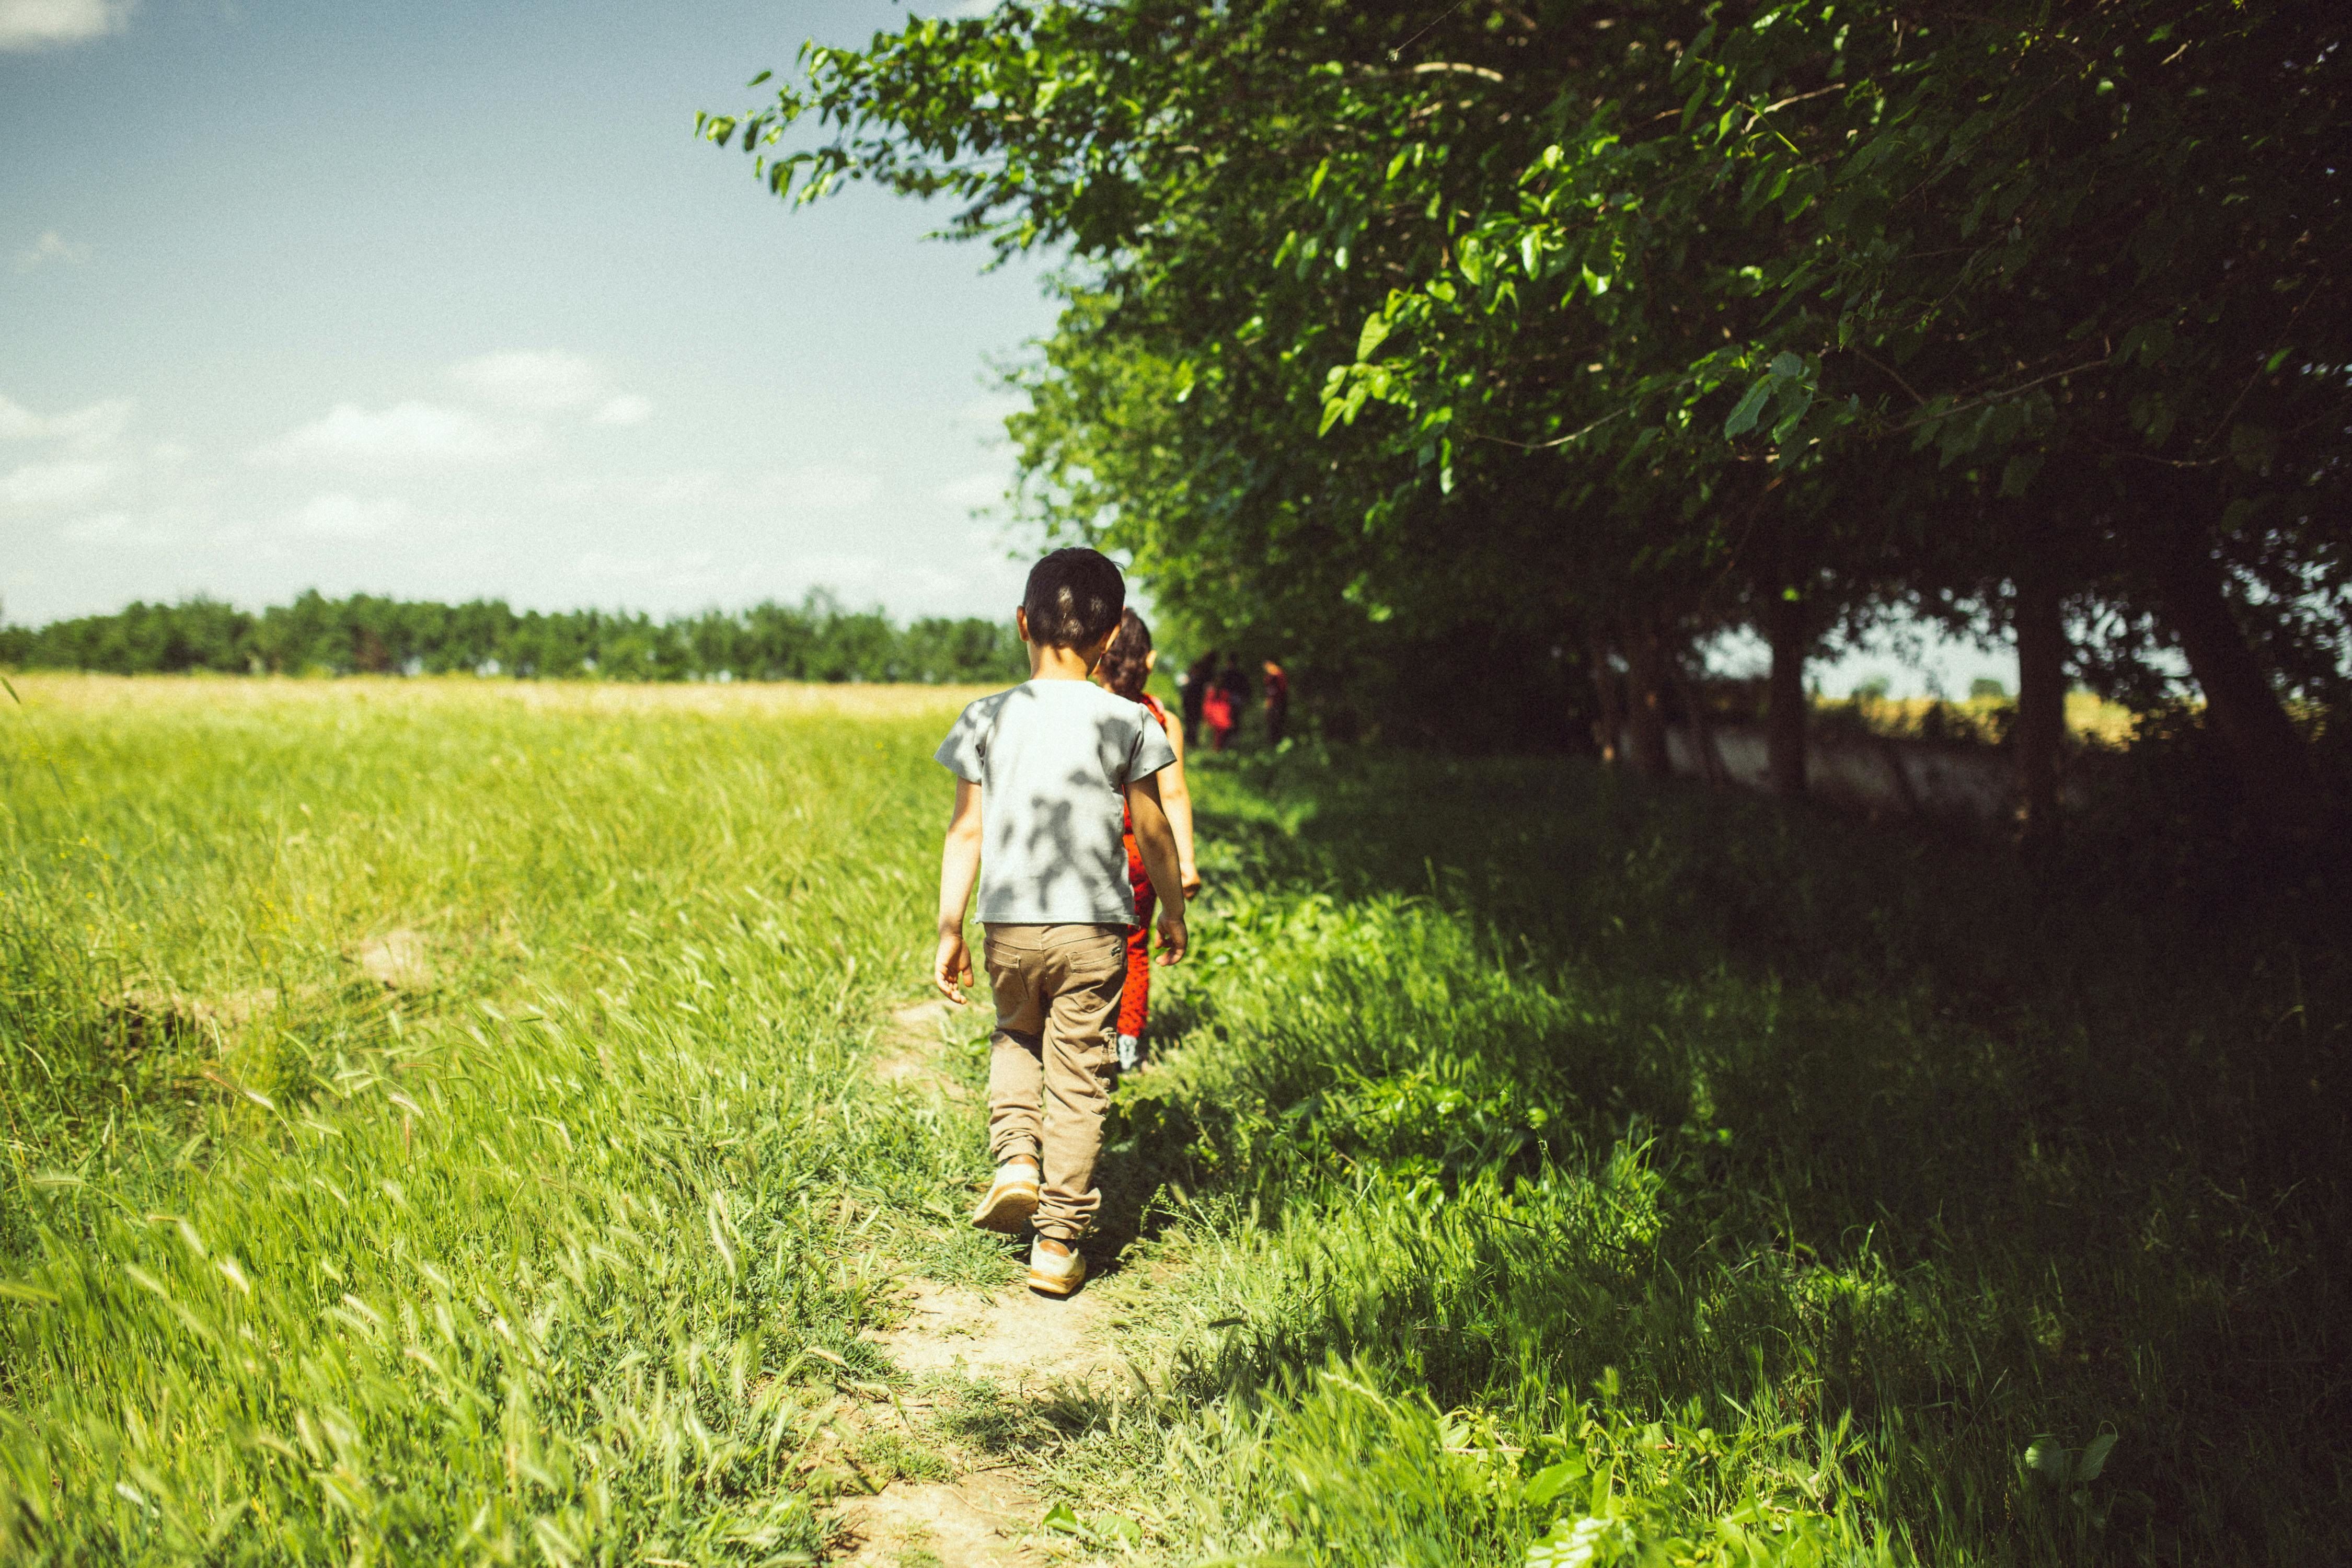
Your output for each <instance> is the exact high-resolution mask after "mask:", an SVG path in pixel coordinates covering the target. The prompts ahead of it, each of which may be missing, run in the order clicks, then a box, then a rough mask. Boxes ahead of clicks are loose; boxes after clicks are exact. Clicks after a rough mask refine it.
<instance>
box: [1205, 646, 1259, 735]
mask: <svg viewBox="0 0 2352 1568" xmlns="http://www.w3.org/2000/svg"><path fill="white" fill-rule="evenodd" d="M1249 700H1250V679H1249V676H1248V675H1247V673H1245V672H1244V670H1243V668H1242V661H1241V660H1240V659H1237V658H1229V659H1227V660H1225V662H1224V667H1223V668H1221V669H1219V670H1218V671H1217V679H1216V680H1215V681H1214V682H1213V683H1212V684H1211V686H1210V687H1209V700H1208V701H1207V702H1206V703H1204V704H1203V705H1202V710H1201V712H1202V717H1203V718H1205V719H1206V720H1208V721H1209V749H1210V750H1211V751H1214V752H1222V751H1223V750H1224V749H1225V748H1226V747H1228V746H1230V745H1232V744H1233V743H1234V731H1235V730H1237V729H1239V728H1240V727H1241V721H1242V710H1243V709H1244V708H1246V707H1247V706H1249Z"/></svg>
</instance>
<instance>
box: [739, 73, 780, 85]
mask: <svg viewBox="0 0 2352 1568" xmlns="http://www.w3.org/2000/svg"><path fill="white" fill-rule="evenodd" d="M775 74H776V73H775V72H773V71H761V73H760V74H759V75H758V76H755V77H753V78H752V79H751V80H750V81H747V82H745V83H744V84H743V85H744V86H745V87H747V88H751V87H757V86H759V85H760V84H761V82H763V81H765V80H767V79H769V78H770V77H772V76H773V75H775Z"/></svg>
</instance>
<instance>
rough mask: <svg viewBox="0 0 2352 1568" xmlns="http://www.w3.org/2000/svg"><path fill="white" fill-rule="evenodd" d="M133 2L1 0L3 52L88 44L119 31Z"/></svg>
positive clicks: (0, 32) (127, 17)
mask: <svg viewBox="0 0 2352 1568" xmlns="http://www.w3.org/2000/svg"><path fill="white" fill-rule="evenodd" d="M130 15H131V0H0V49H43V48H47V47H51V46H52V45H56V44H79V43H87V42H88V41H89V40H90V39H92V38H102V37H105V36H106V35H107V34H109V33H112V32H116V31H119V30H120V29H121V26H122V24H123V23H124V22H125V21H126V20H127V19H129V17H130Z"/></svg>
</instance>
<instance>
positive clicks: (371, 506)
mask: <svg viewBox="0 0 2352 1568" xmlns="http://www.w3.org/2000/svg"><path fill="white" fill-rule="evenodd" d="M408 517H409V512H408V506H407V503H406V502H404V501H399V500H393V499H392V498H390V497H388V496H387V497H382V498H379V499H377V500H360V499H359V498H358V497H356V496H351V495H346V494H344V493H343V492H342V491H341V490H332V491H330V492H328V493H327V494H325V495H317V496H312V497H311V498H310V500H309V501H307V502H305V503H304V504H303V505H302V506H301V507H300V508H299V509H298V510H296V511H294V512H293V513H292V514H291V515H290V516H289V517H288V518H287V520H286V521H287V522H288V524H289V526H290V527H292V528H293V530H294V531H296V532H298V533H308V534H313V535H316V536H317V537H320V538H322V539H380V538H382V537H383V535H385V534H387V533H390V532H391V531H393V530H394V529H395V528H398V527H399V526H400V525H401V524H403V523H404V522H406V521H408Z"/></svg>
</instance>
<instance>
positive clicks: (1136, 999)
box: [1095, 610, 1206, 1072]
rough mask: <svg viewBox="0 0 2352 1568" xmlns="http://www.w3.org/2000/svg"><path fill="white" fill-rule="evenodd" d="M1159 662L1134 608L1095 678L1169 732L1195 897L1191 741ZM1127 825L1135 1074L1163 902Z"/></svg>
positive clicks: (1169, 778)
mask: <svg viewBox="0 0 2352 1568" xmlns="http://www.w3.org/2000/svg"><path fill="white" fill-rule="evenodd" d="M1159 660H1160V656H1159V655H1158V654H1157V653H1155V652H1154V651H1153V650H1152V647H1151V628H1150V626H1146V625H1144V624H1143V617H1142V616H1139V615H1137V614H1136V613H1135V612H1134V611H1133V610H1129V611H1128V612H1126V614H1124V615H1122V616H1120V617H1119V622H1118V636H1116V637H1112V638H1111V639H1110V651H1109V652H1108V653H1106V654H1104V655H1103V658H1102V663H1100V664H1098V665H1097V666H1096V667H1095V679H1096V680H1097V681H1098V682H1100V683H1101V684H1102V686H1103V687H1104V688H1105V689H1108V690H1109V691H1110V692H1111V694H1112V695H1114V696H1118V697H1124V698H1126V699H1127V700H1129V702H1139V703H1141V704H1143V706H1144V707H1145V709H1147V710H1149V711H1150V714H1151V716H1152V717H1153V718H1154V719H1157V720H1159V721H1160V728H1161V729H1163V730H1165V731H1168V744H1169V746H1170V748H1171V750H1173V751H1174V752H1175V753H1176V763H1175V765H1174V766H1173V767H1170V768H1163V769H1161V770H1160V809H1161V810H1163V811H1165V812H1166V813H1167V814H1168V826H1169V827H1170V828H1171V830H1173V832H1174V833H1175V836H1176V871H1177V877H1178V879H1179V880H1181V882H1182V883H1183V885H1184V896H1185V897H1186V898H1187V899H1189V898H1191V897H1192V895H1193V894H1195V893H1197V892H1199V891H1200V890H1201V873H1200V871H1199V870H1198V869H1197V868H1195V866H1194V864H1193V859H1192V791H1191V790H1190V789H1188V788H1187V787H1186V786H1185V784H1184V747H1185V745H1186V743H1187V742H1186V738H1185V736H1184V734H1183V732H1182V731H1181V727H1180V726H1178V725H1176V724H1173V723H1171V722H1170V721H1169V718H1168V710H1167V709H1165V708H1163V707H1161V706H1160V699H1158V698H1157V697H1154V696H1152V695H1151V694H1150V692H1148V691H1146V690H1144V689H1143V683H1144V682H1145V681H1146V680H1147V679H1150V675H1151V667H1152V666H1153V665H1154V664H1157V663H1158V662H1159ZM1202 685H1203V686H1205V685H1206V682H1202ZM1127 828H1128V833H1127V879H1128V882H1129V885H1130V886H1132V887H1133V888H1134V889H1135V924H1134V925H1133V926H1131V927H1129V930H1128V933H1127V985H1126V987H1125V988H1124V989H1123V990H1121V991H1120V992H1119V994H1118V1066H1119V1070H1120V1071H1122V1072H1132V1071H1134V1070H1135V1069H1136V1068H1138V1067H1139V1066H1140V1065H1141V1064H1142V1061H1143V1026H1144V1023H1145V1021H1146V1020H1147V1019H1148V1018H1149V1017H1150V1005H1151V916H1152V911H1153V910H1154V909H1156V908H1157V907H1158V905H1159V901H1160V900H1159V896H1158V895H1157V894H1155V893H1154V892H1153V891H1152V890H1151V875H1150V872H1149V871H1147V870H1146V869H1145V868H1144V865H1143V853H1142V851H1141V850H1140V849H1139V848H1138V847H1136V842H1135V823H1134V821H1133V819H1132V818H1130V819H1129V822H1128V824H1127Z"/></svg>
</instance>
